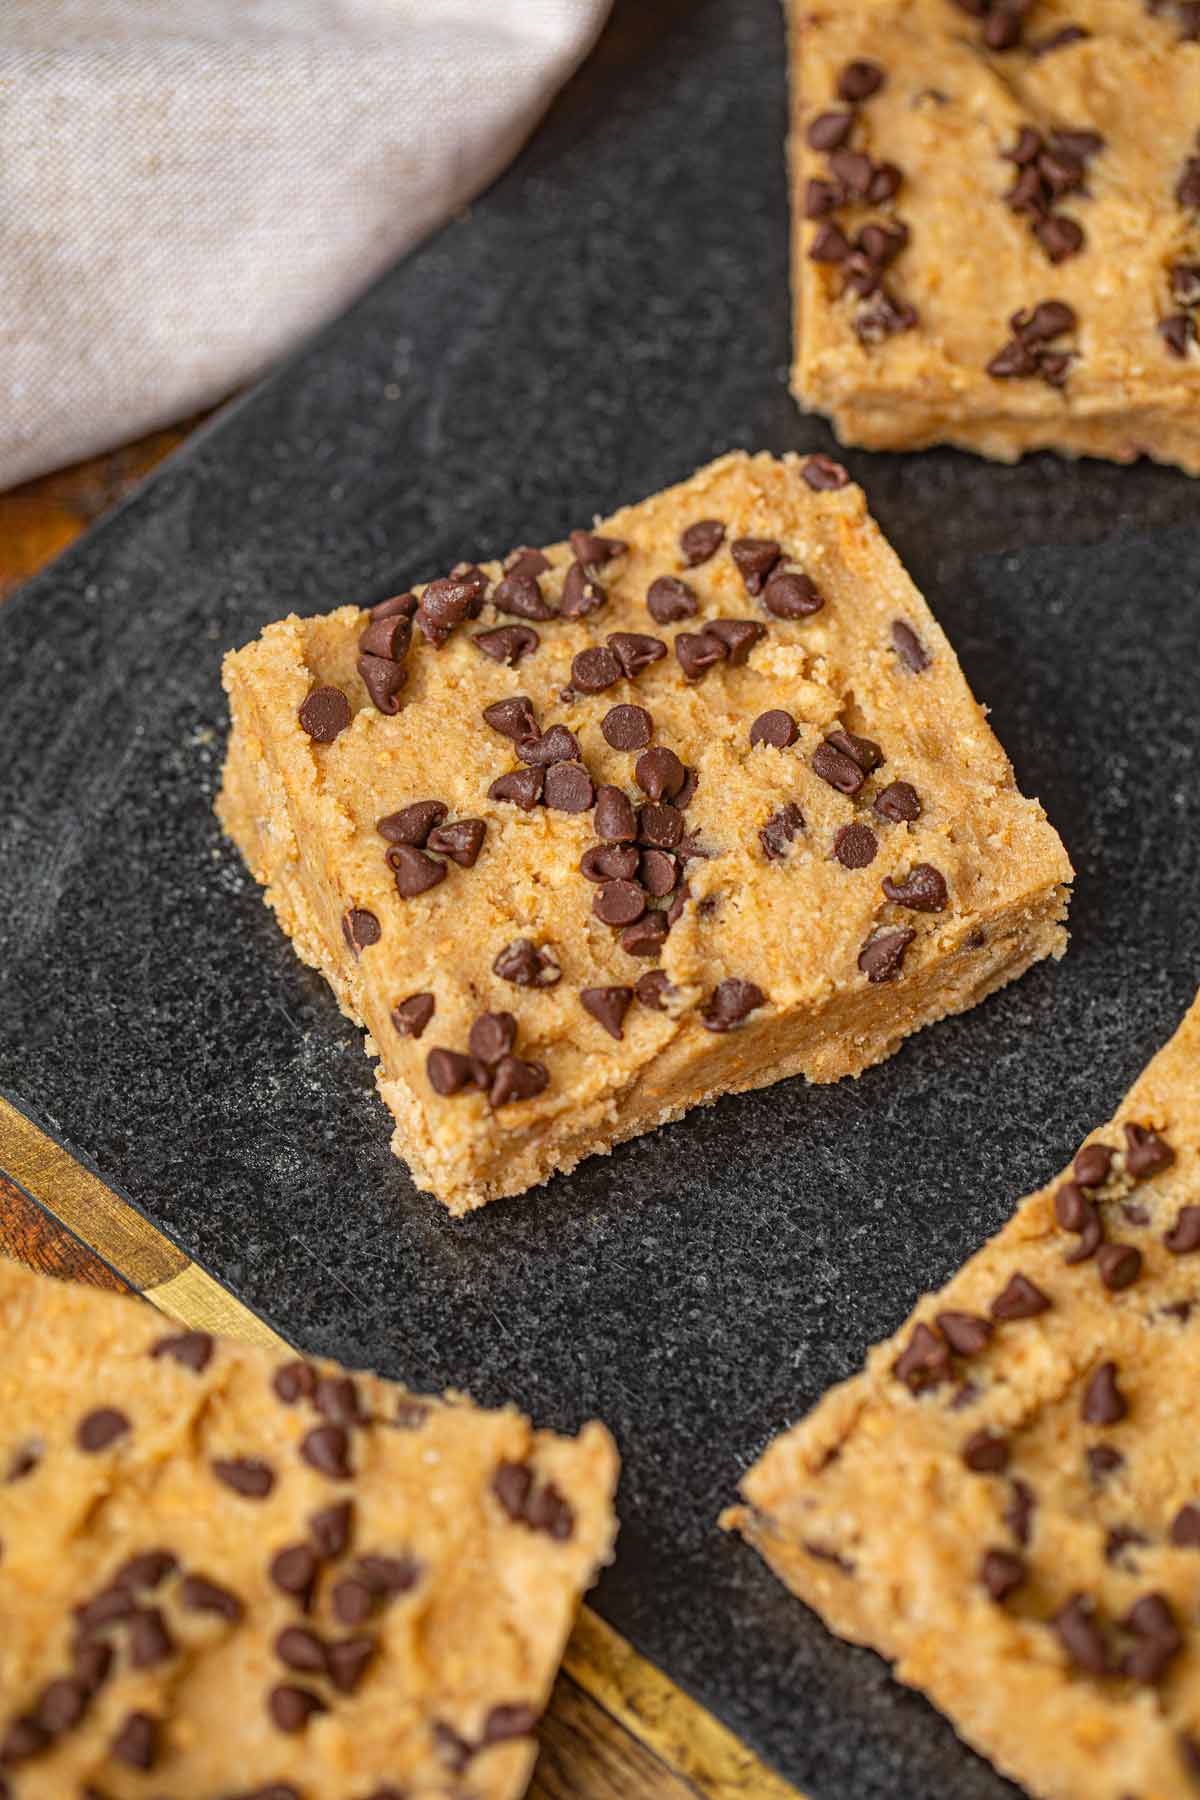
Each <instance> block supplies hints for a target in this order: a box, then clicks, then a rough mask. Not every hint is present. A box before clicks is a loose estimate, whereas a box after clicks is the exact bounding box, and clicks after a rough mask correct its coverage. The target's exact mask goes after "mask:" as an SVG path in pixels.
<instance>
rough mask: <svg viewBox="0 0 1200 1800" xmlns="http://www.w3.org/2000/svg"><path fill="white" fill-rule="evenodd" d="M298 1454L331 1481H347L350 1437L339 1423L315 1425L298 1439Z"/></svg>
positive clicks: (350, 1470)
mask: <svg viewBox="0 0 1200 1800" xmlns="http://www.w3.org/2000/svg"><path fill="white" fill-rule="evenodd" d="M300 1454H301V1456H302V1457H303V1458H304V1461H305V1462H306V1463H308V1465H309V1466H310V1468H313V1469H316V1471H317V1472H318V1474H320V1475H328V1476H329V1478H330V1480H331V1481H347V1480H349V1478H350V1476H351V1474H352V1473H353V1471H352V1469H351V1467H350V1438H349V1436H348V1434H347V1432H346V1431H345V1429H344V1427H343V1426H341V1425H317V1426H315V1427H314V1428H313V1430H312V1431H309V1432H306V1433H305V1435H304V1436H303V1437H302V1438H301V1440H300Z"/></svg>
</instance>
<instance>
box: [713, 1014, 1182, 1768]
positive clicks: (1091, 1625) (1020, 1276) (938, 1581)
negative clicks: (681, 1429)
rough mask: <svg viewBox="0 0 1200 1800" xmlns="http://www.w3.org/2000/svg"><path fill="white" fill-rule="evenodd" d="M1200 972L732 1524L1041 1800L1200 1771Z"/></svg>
mask: <svg viewBox="0 0 1200 1800" xmlns="http://www.w3.org/2000/svg"><path fill="white" fill-rule="evenodd" d="M1198 1384H1200V999H1197V1001H1196V1003H1195V1004H1194V1005H1193V1006H1192V1009H1191V1011H1190V1012H1189V1014H1188V1015H1187V1017H1186V1019H1185V1020H1184V1022H1183V1024H1182V1025H1181V1026H1180V1028H1179V1030H1178V1032H1177V1033H1176V1035H1175V1036H1174V1038H1172V1040H1171V1041H1170V1043H1169V1044H1168V1045H1167V1046H1166V1048H1165V1049H1163V1050H1162V1051H1160V1053H1159V1054H1158V1055H1157V1056H1156V1057H1155V1058H1154V1060H1153V1062H1151V1063H1150V1065H1149V1067H1148V1068H1147V1069H1146V1070H1145V1072H1144V1073H1143V1074H1142V1075H1141V1076H1140V1077H1139V1079H1138V1080H1137V1081H1136V1082H1135V1084H1134V1086H1133V1088H1132V1089H1131V1090H1130V1092H1129V1094H1128V1095H1127V1097H1126V1099H1125V1100H1124V1101H1123V1102H1122V1104H1121V1106H1120V1107H1119V1108H1118V1110H1117V1114H1116V1117H1115V1118H1114V1119H1113V1120H1112V1121H1111V1122H1110V1123H1109V1124H1108V1125H1105V1126H1103V1127H1101V1128H1100V1129H1099V1130H1097V1131H1096V1132H1094V1133H1092V1134H1091V1135H1090V1136H1089V1137H1088V1138H1087V1140H1086V1141H1085V1142H1084V1143H1083V1144H1082V1145H1081V1146H1080V1148H1079V1151H1078V1153H1077V1154H1076V1156H1075V1158H1074V1160H1073V1162H1072V1163H1071V1164H1070V1165H1069V1167H1068V1168H1066V1169H1065V1170H1064V1171H1063V1173H1062V1175H1061V1176H1060V1177H1059V1178H1058V1179H1057V1180H1056V1181H1053V1182H1051V1183H1050V1184H1049V1186H1048V1187H1045V1188H1043V1189H1042V1190H1041V1192H1040V1193H1037V1194H1034V1195H1032V1196H1031V1197H1030V1198H1029V1199H1027V1200H1024V1201H1022V1203H1021V1205H1020V1206H1019V1207H1018V1209H1017V1211H1016V1214H1015V1215H1014V1217H1013V1218H1012V1220H1011V1221H1010V1223H1009V1224H1008V1225H1007V1226H1006V1227H1005V1228H1004V1230H1003V1231H1002V1232H1001V1233H1000V1234H999V1236H997V1237H995V1238H993V1239H992V1241H991V1243H989V1244H987V1245H986V1246H985V1247H984V1249H982V1250H980V1251H979V1253H978V1255H976V1256H974V1257H973V1258H972V1259H971V1261H970V1262H968V1263H967V1264H966V1265H965V1267H964V1268H963V1269H962V1270H961V1271H960V1273H959V1274H958V1275H956V1276H955V1277H954V1279H953V1280H952V1281H950V1282H949V1283H948V1284H947V1286H946V1287H944V1288H943V1289H942V1290H941V1292H940V1293H937V1294H930V1295H927V1296H926V1297H925V1298H924V1299H923V1300H921V1301H920V1302H919V1303H918V1305H917V1307H916V1308H915V1310H914V1312H913V1313H912V1315H911V1317H910V1318H909V1320H908V1322H907V1323H906V1324H905V1325H903V1326H902V1327H901V1329H900V1330H899V1331H898V1332H897V1333H896V1334H895V1335H894V1336H893V1337H891V1338H889V1339H888V1340H887V1341H886V1342H884V1343H882V1344H879V1345H878V1346H877V1347H876V1348H875V1349H874V1350H873V1351H872V1352H871V1354H870V1357H869V1358H868V1360H867V1366H866V1369H865V1371H864V1372H863V1373H862V1374H861V1375H858V1376H855V1377H854V1379H853V1380H850V1381H847V1382H845V1383H843V1385H842V1386H840V1387H837V1388H834V1389H833V1390H832V1391H831V1392H830V1393H829V1394H828V1395H827V1396H826V1397H825V1399H824V1400H823V1401H822V1402H821V1404H820V1405H819V1406H818V1407H817V1408H816V1409H815V1410H814V1411H813V1412H812V1413H810V1414H809V1416H808V1417H807V1418H806V1419H804V1420H803V1421H802V1422H801V1423H800V1424H798V1425H796V1426H795V1427H794V1428H793V1429H792V1430H790V1431H788V1432H786V1433H785V1434H784V1435H783V1436H782V1437H780V1438H778V1439H777V1440H776V1441H775V1443H773V1444H772V1445H771V1447H770V1448H769V1449H768V1450H767V1452H766V1454H765V1455H764V1456H763V1457H762V1458H761V1459H760V1460H759V1461H758V1462H757V1463H755V1465H754V1467H753V1468H752V1469H751V1470H750V1472H749V1474H748V1475H747V1476H746V1477H745V1479H744V1480H743V1482H742V1495H743V1498H744V1504H743V1505H741V1506H737V1507H734V1508H733V1509H732V1510H731V1511H730V1512H729V1513H728V1514H727V1515H726V1518H725V1521H724V1523H725V1524H727V1525H728V1526H731V1527H733V1528H736V1529H737V1530H740V1531H741V1532H743V1533H744V1534H745V1536H746V1537H747V1538H748V1539H749V1541H750V1542H751V1543H752V1544H754V1545H755V1547H756V1548H757V1549H758V1550H759V1551H761V1553H762V1555H763V1556H764V1557H765V1558H766V1560H767V1561H768V1563H769V1564H770V1565H771V1567H772V1568H773V1569H774V1571H775V1573H776V1574H777V1575H778V1576H779V1577H780V1579H781V1580H782V1581H784V1582H786V1583H787V1585H788V1587H790V1588H791V1589H792V1591H793V1592H794V1593H796V1594H798V1595H799V1596H800V1597H801V1599H803V1600H805V1601H807V1602H808V1604H809V1605H810V1606H812V1607H814V1608H815V1609H816V1611H817V1612H819V1613H820V1614H821V1616H822V1618H823V1619H824V1620H825V1622H826V1624H828V1625H829V1626H830V1627H831V1628H832V1629H833V1630H834V1631H836V1632H838V1633H840V1635H841V1636H843V1637H847V1638H851V1639H853V1640H854V1641H855V1642H856V1643H863V1644H869V1645H871V1646H872V1647H873V1648H875V1649H876V1650H879V1651H880V1652H881V1653H882V1654H883V1655H884V1656H886V1657H888V1658H889V1659H890V1660H891V1661H892V1662H893V1663H894V1665H895V1673H896V1675H897V1677H898V1678H899V1680H901V1681H904V1682H907V1683H908V1684H909V1685H910V1686H912V1687H917V1688H921V1689H923V1691H924V1692H925V1693H926V1694H928V1695H929V1697H930V1699H931V1700H933V1701H934V1703H935V1704H936V1705H937V1706H939V1707H941V1709H942V1711H943V1712H945V1713H946V1714H947V1715H948V1716H949V1718H950V1720H951V1722H952V1724H953V1725H954V1726H955V1728H956V1729H957V1730H958V1731H959V1732H960V1733H961V1734H962V1736H963V1737H964V1738H965V1739H966V1740H967V1742H968V1743H969V1744H972V1745H974V1747H975V1748H976V1749H977V1750H980V1751H982V1752H983V1754H984V1755H985V1756H987V1757H990V1759H991V1760H992V1761H993V1762H994V1763H995V1764H996V1766H997V1767H998V1768H999V1769H1001V1770H1002V1771H1003V1772H1004V1773H1005V1774H1007V1775H1011V1776H1012V1777H1014V1778H1015V1779H1016V1780H1017V1781H1019V1782H1021V1783H1022V1784H1023V1786H1024V1787H1026V1788H1027V1789H1028V1790H1029V1792H1030V1793H1031V1794H1035V1795H1038V1796H1042V1797H1044V1800H1130V1797H1131V1796H1135V1795H1136V1796H1138V1797H1139V1800H1175V1797H1180V1800H1181V1797H1182V1796H1184V1795H1187V1794H1191V1793H1193V1792H1200V1628H1198V1625H1197V1620H1198V1619H1200V1434H1198V1433H1197V1430H1196V1422H1195V1413H1196V1392H1197V1387H1198Z"/></svg>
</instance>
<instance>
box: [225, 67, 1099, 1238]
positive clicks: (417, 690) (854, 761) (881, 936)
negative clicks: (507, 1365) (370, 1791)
mask: <svg viewBox="0 0 1200 1800" xmlns="http://www.w3.org/2000/svg"><path fill="white" fill-rule="evenodd" d="M876 73H877V72H876V71H874V69H873V67H872V66H871V65H868V64H867V63H866V62H863V63H862V64H861V66H858V65H856V66H855V67H853V68H848V69H846V70H845V71H843V75H842V77H841V78H840V81H839V94H840V96H841V101H842V103H843V104H844V105H845V106H846V107H847V108H850V109H861V108H863V107H865V106H867V105H868V104H870V102H871V99H872V96H873V95H875V94H877V93H878V92H879V91H880V83H879V81H877V80H876V78H875V77H876ZM855 116H856V117H857V116H858V114H857V113H856V114H855ZM514 620H515V621H516V622H515V623H514V622H513V621H514ZM514 634H515V635H514ZM377 664H378V665H383V666H384V667H377V666H376V665H377ZM388 671H390V672H388ZM226 684H227V687H228V689H229V693H230V697H231V702H232V708H233V716H234V733H233V738H232V742H231V747H230V755H229V761H228V765H227V769H226V778H225V788H224V792H223V795H222V798H221V801H220V812H221V817H222V819H223V822H224V823H225V825H226V827H227V829H228V830H229V831H230V832H231V834H232V835H233V836H234V838H235V839H236V841H237V842H238V844H239V845H240V847H241V848H242V850H243V852H244V854H245V855H246V858H247V860H248V862H249V863H250V866H251V868H252V869H253V871H254V873H255V874H256V876H257V877H258V878H259V879H260V880H261V881H262V882H263V884H264V885H265V887H266V888H267V892H268V897H269V899H270V901H271V904H272V906H273V908H274V910H275V914H276V917H277V918H278V919H279V921H280V923H282V924H283V926H284V928H285V929H286V930H287V931H288V932H289V933H290V935H291V936H292V938H293V941H294V943H295V946H296V948H297V950H298V952H299V953H300V954H301V955H302V956H303V957H304V958H305V959H306V960H307V961H309V962H311V963H313V964H314V965H315V966H317V967H318V968H320V969H321V971H322V972H323V973H324V974H325V976H326V978H327V979H328V980H329V982H330V983H331V985H332V986H333V988H334V990H335V992H336V994H337V996H338V999H339V1001H340V1002H341V1004H342V1006H343V1007H344V1008H345V1009H346V1010H347V1011H348V1012H349V1013H350V1014H351V1015H352V1016H353V1017H355V1018H358V1019H360V1020H361V1021H362V1023H363V1024H364V1025H365V1026H366V1028H367V1030H368V1032H369V1034H370V1048H371V1050H372V1053H373V1054H375V1055H376V1056H377V1057H378V1059H379V1070H378V1079H379V1086H380V1092H381V1094H382V1096H383V1098H384V1100H385V1101H386V1102H387V1104H388V1105H389V1106H390V1107H391V1109H392V1111H393V1112H394V1114H395V1116H396V1119H397V1129H396V1135H395V1139H394V1143H395V1148H396V1150H397V1152H398V1154H400V1155H401V1156H403V1157H404V1158H405V1159H406V1160H407V1161H408V1163H409V1165H410V1167H411V1168H412V1170H413V1173H414V1175H415V1176H416V1178H417V1180H418V1181H419V1182H420V1184H421V1185H423V1186H426V1187H429V1188H431V1189H433V1191H434V1192H436V1193H438V1194H439V1195H440V1196H441V1197H442V1198H443V1199H444V1200H445V1201H446V1203H447V1204H448V1205H449V1206H451V1208H452V1209H453V1210H455V1211H464V1210H467V1209H468V1208H470V1207H472V1206H476V1205H479V1204H480V1203H481V1202H483V1201H484V1200H487V1199H490V1198H492V1197H494V1196H496V1195H498V1194H502V1193H510V1192H519V1191H520V1190H521V1189H522V1188H524V1187H527V1186H529V1185H531V1184H533V1183H535V1182H537V1181H541V1180H544V1179H545V1178H546V1177H547V1176H548V1175H549V1174H550V1173H551V1172H552V1171H553V1170H555V1169H558V1168H569V1167H571V1166H573V1164H574V1163H576V1162H577V1161H578V1160H579V1159H580V1157H582V1156H584V1155H587V1154H589V1153H591V1152H593V1151H599V1150H605V1149H608V1148H610V1147H611V1145H612V1144H613V1143H614V1142H616V1141H618V1140H619V1139H620V1138H622V1137H628V1136H631V1135H633V1134H634V1133H635V1132H638V1131H643V1130H648V1129H650V1128H652V1127H653V1126H655V1125H657V1124H660V1123H661V1122H663V1121H664V1120H665V1119H666V1118H668V1117H673V1116H677V1115H678V1114H679V1113H680V1112H682V1111H683V1110H685V1109H686V1108H687V1107H688V1106H689V1105H692V1104H694V1103H697V1102H700V1101H703V1100H706V1099H708V1098H711V1097H712V1096H713V1095H714V1094H716V1093H720V1092H724V1091H727V1090H730V1089H737V1088H745V1087H751V1086H754V1085H756V1084H757V1083H761V1082H764V1081H769V1080H775V1079H778V1078H779V1076H780V1075H783V1074H790V1073H803V1074H805V1075H807V1076H808V1077H809V1078H810V1079H813V1080H822V1081H828V1080H835V1079H837V1078H838V1077H839V1076H841V1075H845V1074H852V1073H856V1072H857V1071H858V1070H860V1069H862V1068H864V1067H866V1066H867V1065H868V1064H869V1063H871V1062H874V1061H877V1060H878V1059H879V1058H880V1057H882V1056H885V1055H888V1054H890V1053H891V1051H892V1050H894V1049H895V1048H896V1047H897V1045H898V1044H899V1043H900V1041H901V1040H902V1038H903V1037H904V1036H905V1035H906V1034H907V1033H908V1032H910V1031H913V1030H916V1029H918V1028H919V1027H920V1026H921V1025H922V1024H923V1023H925V1022H927V1021H928V1020H930V1019H933V1018H936V1017H939V1016H940V1015H941V1014H943V1013H945V1012H947V1011H953V1010H956V1009H959V1008H961V1007H964V1006H969V1005H972V1004H974V1002H975V1001H976V1000H978V999H980V998H982V997H983V995H984V994H986V993H987V992H989V991H990V990H991V989H992V988H994V987H997V986H999V985H1000V984H1001V983H1002V982H1004V981H1007V980H1010V979H1012V978H1013V977H1014V976H1015V975H1017V974H1019V973H1021V972H1022V970H1023V969H1024V968H1026V967H1027V966H1028V965H1029V963H1030V962H1032V961H1034V960H1036V959H1037V958H1038V957H1041V956H1045V955H1058V954H1061V951H1062V948H1063V946H1064V942H1065V937H1064V933H1063V929H1062V918H1063V914H1064V911H1065V898H1066V895H1065V890H1066V884H1067V882H1068V881H1069V878H1070V869H1069V865H1068V864H1067V861H1066V857H1065V855H1064V853H1063V850H1062V846H1061V845H1060V844H1059V842H1058V840H1057V838H1056V837H1055V834H1054V832H1053V831H1052V830H1051V828H1050V827H1049V825H1048V824H1047V823H1046V820H1045V817H1044V815H1043V813H1042V812H1041V809H1040V808H1039V807H1038V806H1037V804H1036V803H1035V802H1032V801H1029V800H1026V799H1024V798H1023V797H1022V796H1021V795H1020V794H1019V793H1018V792H1017V790H1016V787H1015V785H1014V782H1013V778H1012V772H1011V769H1010V768H1009V765H1008V762H1007V759H1006V758H1005V756H1004V753H1003V751H1002V750H1001V749H1000V746H999V745H998V744H997V743H996V740H995V738H994V736H993V735H992V734H991V732H990V731H989V730H988V728H987V725H986V724H985V722H984V719H983V715H982V712H981V710H980V708H979V707H978V706H977V704H976V702H975V701H974V699H973V698H972V696H971V694H970V692H969V690H968V688H967V686H966V683H965V681H964V680H963V677H962V674H961V671H960V670H959V668H958V665H957V663H956V661H955V659H954V654H953V651H952V649H951V647H950V645H949V644H948V643H947V642H946V639H945V637H944V636H943V634H942V633H941V631H940V630H939V628H938V626H937V623H936V621H935V620H934V618H933V616H932V614H931V613H930V611H929V609H928V607H927V606H926V604H925V602H924V601H923V600H922V598H921V596H920V595H919V594H918V593H917V592H916V590H915V589H914V588H913V586H912V583H911V582H910V581H909V580H908V578H907V577H906V576H905V574H904V572H903V570H902V569H901V568H900V566H899V564H898V563H897V561H896V559H895V557H894V556H893V554H892V552H891V551H890V550H889V548H888V546H887V545H886V544H885V542H884V541H883V539H882V537H881V536H880V534H879V532H878V530H877V528H876V527H875V525H874V523H873V522H872V520H871V519H870V516H869V514H868V513H867V510H866V505H865V502H864V499H863V496H862V494H861V492H860V490H859V489H858V488H856V487H855V486H854V484H853V483H852V482H851V481H850V479H849V476H848V474H847V472H846V471H845V469H843V468H842V467H841V465H840V464H838V463H836V462H834V461H832V460H831V459H830V458H829V457H826V456H811V457H795V456H792V457H786V458H784V459H782V460H780V461H776V460H774V459H773V458H771V457H769V456H758V457H750V456H746V455H744V454H735V455H732V456H728V457H724V458H722V459H721V460H720V461H719V462H717V463H714V464H712V465H711V466H710V467H709V468H707V469H703V470H701V471H700V472H699V473H698V474H696V475H695V476H693V477H692V478H691V480H689V481H686V482H683V483H681V484H680V485H679V486H678V487H676V488H673V489H670V490H668V491H667V492H665V493H663V494H659V495H656V496H654V497H652V498H651V499H649V500H646V501H644V502H642V503H640V504H639V505H635V506H629V507H626V508H624V509H623V510H622V511H621V512H619V513H617V514H616V515H615V517H613V518H612V519H610V520H607V521H604V522H602V523H598V524H597V525H596V526H595V527H594V528H593V529H586V528H583V529H580V530H577V531H575V532H573V533H572V534H571V537H570V539H569V541H568V542H567V543H564V544H557V545H550V546H548V547H547V548H545V549H544V550H531V549H530V548H528V547H526V546H522V547H518V548H517V549H515V550H513V551H511V552H510V553H509V554H508V555H506V556H504V557H501V558H498V559H495V560H488V559H486V558H483V559H480V560H474V561H465V560H464V561H460V562H458V563H457V564H456V565H455V567H454V568H453V569H452V570H451V571H450V573H449V574H448V575H446V576H442V577H438V578H437V579H435V580H434V581H431V582H428V583H426V584H424V585H422V584H419V583H418V584H414V586H413V587H412V589H411V590H410V591H409V592H407V593H405V594H403V595H401V596H400V597H399V598H398V599H395V600H389V601H385V602H383V603H382V604H381V605H379V606H376V607H375V608H373V609H371V610H370V611H368V612H367V613H365V614H364V613H363V612H361V611H359V610H358V609H355V608H352V607H344V608H342V609H340V610H339V611H338V612H335V613H333V614H331V615H329V616H328V617H325V618H320V619H313V620H298V619H288V620H284V621H282V622H281V623H280V624H278V625H275V626H271V627H269V628H268V630H267V631H266V632H265V633H264V634H263V637H262V638H261V639H260V640H259V642H258V643H256V644H253V645H250V646H249V647H248V648H246V649H245V650H242V651H239V652H237V653H236V654H235V655H233V656H231V657H230V658H229V659H228V662H227V666H226Z"/></svg>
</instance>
